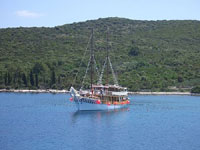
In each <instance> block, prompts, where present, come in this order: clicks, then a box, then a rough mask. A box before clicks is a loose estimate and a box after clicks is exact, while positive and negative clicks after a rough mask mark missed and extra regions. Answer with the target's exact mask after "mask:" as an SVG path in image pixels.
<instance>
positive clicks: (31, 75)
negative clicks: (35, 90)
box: [30, 70, 34, 86]
mask: <svg viewBox="0 0 200 150" xmlns="http://www.w3.org/2000/svg"><path fill="white" fill-rule="evenodd" d="M30 83H31V85H32V86H34V78H33V71H32V70H31V72H30Z"/></svg>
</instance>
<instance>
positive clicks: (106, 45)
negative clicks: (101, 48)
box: [106, 29, 109, 85]
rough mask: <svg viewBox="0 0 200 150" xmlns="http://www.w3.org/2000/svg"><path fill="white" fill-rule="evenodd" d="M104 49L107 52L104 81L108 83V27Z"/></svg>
mask: <svg viewBox="0 0 200 150" xmlns="http://www.w3.org/2000/svg"><path fill="white" fill-rule="evenodd" d="M106 51H107V54H106V59H107V60H106V61H107V66H106V83H107V85H108V67H109V64H108V55H109V52H108V29H107V33H106Z"/></svg>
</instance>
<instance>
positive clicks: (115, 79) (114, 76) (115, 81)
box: [108, 57, 118, 85]
mask: <svg viewBox="0 0 200 150" xmlns="http://www.w3.org/2000/svg"><path fill="white" fill-rule="evenodd" d="M108 61H109V64H110V68H111V71H112V75H113V80H114V83H115V84H116V85H118V81H117V77H116V75H115V72H114V70H113V67H112V63H111V61H110V57H108Z"/></svg>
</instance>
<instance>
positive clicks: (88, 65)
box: [80, 57, 92, 89]
mask: <svg viewBox="0 0 200 150" xmlns="http://www.w3.org/2000/svg"><path fill="white" fill-rule="evenodd" d="M91 59H92V58H91V57H90V59H89V61H88V64H87V69H86V71H85V75H84V77H83V81H82V84H81V88H80V89H82V88H83V84H84V83H85V78H86V76H87V72H88V70H89V67H90V62H91Z"/></svg>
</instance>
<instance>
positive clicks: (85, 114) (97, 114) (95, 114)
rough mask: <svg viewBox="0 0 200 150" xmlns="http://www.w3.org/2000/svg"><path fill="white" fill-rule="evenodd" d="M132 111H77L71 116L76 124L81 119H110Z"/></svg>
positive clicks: (125, 109) (127, 109)
mask: <svg viewBox="0 0 200 150" xmlns="http://www.w3.org/2000/svg"><path fill="white" fill-rule="evenodd" d="M128 111H130V109H129V107H127V108H121V109H114V110H107V111H76V112H73V113H72V114H71V119H72V123H75V122H76V121H77V120H79V119H83V118H92V119H94V120H100V119H101V118H102V117H107V116H108V117H109V118H110V116H112V115H115V116H117V115H122V113H125V112H128Z"/></svg>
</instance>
